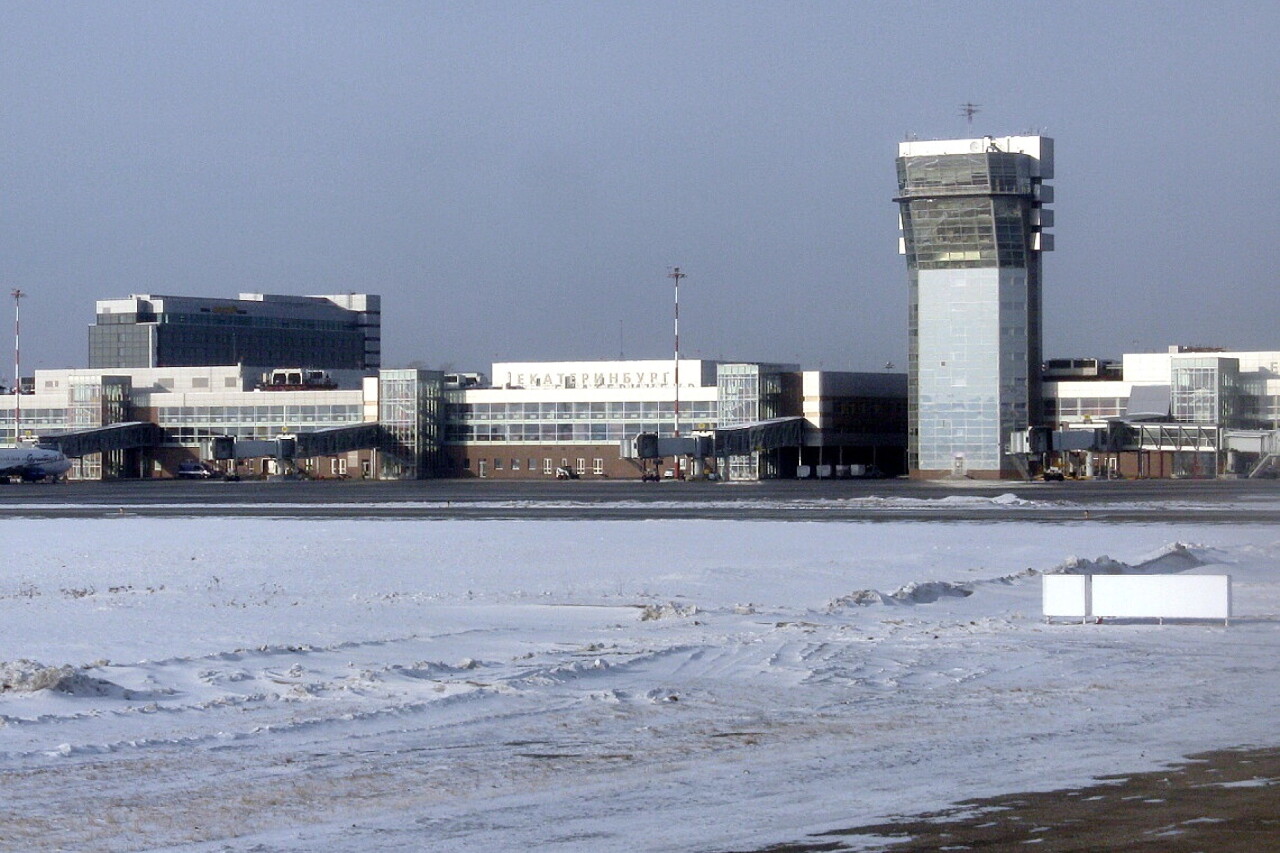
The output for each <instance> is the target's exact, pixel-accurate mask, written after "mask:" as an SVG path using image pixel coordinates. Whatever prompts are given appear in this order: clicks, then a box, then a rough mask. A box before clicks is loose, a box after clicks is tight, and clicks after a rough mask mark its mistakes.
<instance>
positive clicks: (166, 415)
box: [156, 405, 363, 426]
mask: <svg viewBox="0 0 1280 853" xmlns="http://www.w3.org/2000/svg"><path fill="white" fill-rule="evenodd" d="M361 408H362V407H361V406H358V405H354V406H353V405H317V406H161V407H160V408H158V409H156V418H157V422H158V423H159V424H160V425H162V426H165V425H168V424H191V423H211V424H218V423H227V424H234V423H274V424H285V423H354V422H359V421H360V420H361V419H362V416H363V413H362V412H361Z"/></svg>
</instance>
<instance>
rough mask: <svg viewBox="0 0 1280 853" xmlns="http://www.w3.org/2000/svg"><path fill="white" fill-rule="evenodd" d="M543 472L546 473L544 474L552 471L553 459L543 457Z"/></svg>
mask: <svg viewBox="0 0 1280 853" xmlns="http://www.w3.org/2000/svg"><path fill="white" fill-rule="evenodd" d="M542 473H544V474H550V473H551V460H550V459H543V460H542Z"/></svg>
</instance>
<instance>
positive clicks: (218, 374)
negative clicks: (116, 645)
mask: <svg viewBox="0 0 1280 853" xmlns="http://www.w3.org/2000/svg"><path fill="white" fill-rule="evenodd" d="M680 368H681V369H680V384H679V386H677V385H676V383H675V370H674V364H673V363H672V362H671V361H662V360H635V361H599V362H511V363H498V364H495V365H493V373H492V374H491V375H492V376H493V377H494V381H492V382H490V381H488V380H487V378H485V377H484V376H483V375H482V374H450V375H446V374H443V373H441V372H438V371H428V370H418V369H404V370H396V369H382V370H379V371H378V372H377V373H376V374H375V375H371V376H367V377H365V378H363V379H362V380H361V381H360V382H359V383H358V384H357V385H356V387H347V388H342V387H324V388H299V387H295V386H292V385H284V386H280V385H273V384H272V383H271V382H270V381H266V380H269V378H270V377H272V376H273V375H274V372H272V371H268V372H267V373H266V374H259V373H257V372H256V371H254V370H251V369H249V368H246V367H244V366H241V365H234V366H226V365H224V366H212V367H145V368H113V369H107V370H103V369H66V370H37V371H36V373H35V377H34V385H35V388H34V391H35V393H32V394H24V395H22V397H21V400H20V402H21V409H20V412H19V413H17V414H18V417H19V418H20V420H19V429H20V430H21V432H22V433H23V434H24V435H37V436H40V437H41V438H43V439H46V440H51V441H55V442H58V441H67V442H70V441H71V438H69V437H68V436H75V435H80V436H81V437H83V434H91V435H93V436H96V437H97V439H95V440H98V439H100V440H102V441H108V444H105V445H102V446H101V447H99V446H98V445H93V444H84V443H83V441H87V440H88V439H83V440H81V439H77V440H81V443H80V444H78V445H75V446H77V447H82V448H83V447H90V448H93V451H92V452H86V453H83V454H82V455H80V456H79V458H78V462H77V464H76V467H75V469H74V470H75V476H76V477H78V478H84V479H98V478H130V477H166V476H173V475H174V474H175V473H176V472H177V471H178V470H179V468H180V467H181V466H182V465H183V464H184V463H190V462H193V461H196V460H202V461H206V462H207V461H217V464H218V465H219V467H220V469H221V470H223V471H228V472H229V471H231V470H233V469H232V467H231V465H232V461H231V460H229V459H223V460H219V459H217V457H218V451H217V448H218V447H219V444H218V442H219V440H221V439H224V438H225V437H232V438H234V439H236V440H237V441H238V442H241V443H244V444H246V445H248V444H250V443H252V442H268V441H275V440H277V439H279V437H280V436H287V437H290V441H291V444H293V445H296V447H294V448H293V450H292V452H291V457H292V458H291V459H289V460H288V461H289V462H290V463H291V464H292V465H296V467H297V469H298V471H299V472H300V473H302V474H303V475H305V476H310V477H321V478H323V477H365V478H406V477H409V478H425V477H477V478H492V479H529V478H545V477H556V476H559V475H562V473H563V472H571V475H572V476H574V477H580V478H600V479H608V478H629V479H634V478H638V477H640V476H641V475H642V473H643V472H644V471H645V461H646V460H645V459H644V458H642V457H641V456H639V455H637V453H636V451H635V442H636V438H637V436H640V435H644V434H648V435H652V436H655V437H659V438H663V439H665V438H670V437H674V436H676V435H677V433H678V434H679V435H681V436H686V437H697V436H700V437H702V439H703V441H704V443H703V444H702V445H700V447H703V448H704V449H705V453H703V452H700V453H699V455H697V456H689V457H682V456H677V455H676V454H670V455H668V456H666V457H665V458H662V459H658V460H652V459H651V460H648V461H649V462H650V463H651V464H652V465H656V466H659V467H658V468H657V469H656V470H659V471H660V472H661V473H663V474H667V473H668V472H669V474H670V476H681V477H690V476H708V475H714V476H717V477H723V478H732V479H758V478H772V477H794V476H797V474H801V473H803V474H806V475H808V476H838V475H839V474H840V473H841V472H842V471H847V470H849V466H851V465H858V464H861V465H875V466H878V468H879V469H880V470H882V471H884V472H885V473H886V474H889V475H896V474H899V473H902V472H903V470H904V469H903V465H904V462H905V446H904V440H903V437H904V435H905V432H904V429H903V427H904V426H905V412H906V400H905V377H903V376H902V375H900V374H896V375H895V374H874V373H863V374H859V373H841V372H832V371H801V370H799V369H798V368H797V367H796V366H795V365H779V364H768V363H759V362H715V361H706V360H700V359H687V360H682V362H681V365H680ZM15 400H16V398H15V397H14V396H13V395H4V396H3V397H2V398H0V430H4V431H7V432H9V434H10V435H12V434H13V433H12V431H13V429H14V426H15V408H16V407H15V405H14V403H15ZM677 407H678V409H679V419H678V422H677V417H676V412H677ZM126 435H127V436H128V437H126V438H121V436H126ZM108 437H109V438H108ZM718 438H720V439H722V440H725V441H728V440H730V439H732V440H733V441H735V442H737V443H736V444H734V445H732V448H731V449H732V450H733V452H729V451H728V450H726V451H725V452H723V453H719V452H718V451H717V449H716V447H715V441H716V440H717V439H718ZM111 442H114V443H111ZM726 447H728V445H726ZM69 455H71V454H69ZM281 461H282V460H280V459H277V458H274V457H272V456H267V455H264V456H263V457H260V458H253V459H241V460H240V461H239V463H237V464H238V467H237V468H236V469H234V470H237V471H238V473H240V474H241V475H242V476H261V475H266V474H274V473H279V469H280V464H281Z"/></svg>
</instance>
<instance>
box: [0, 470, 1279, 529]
mask: <svg viewBox="0 0 1280 853" xmlns="http://www.w3.org/2000/svg"><path fill="white" fill-rule="evenodd" d="M1005 496H1013V497H1016V498H1017V499H1020V500H1013V499H1012V498H1010V497H1005ZM993 498H1000V500H999V501H994V502H993V501H992V499H993ZM1023 501H1029V502H1031V503H1029V504H1028V503H1023ZM105 515H133V516H144V517H201V516H269V517H290V518H513V519H514V518H576V519H582V518H598V519H657V518H703V519H707V518H712V519H714V518H724V519H758V520H764V519H767V520H795V521H851V520H873V521H874V520H922V521H923V520H928V521H1058V522H1063V521H1075V520H1079V521H1094V522H1156V521H1198V522H1207V523H1280V481H1276V480H1181V481H1175V480H1119V481H1081V482H1070V481H1069V482H1065V483H1017V482H1000V483H985V482H972V481H968V482H958V483H937V482H915V481H909V480H870V481H865V480H840V481H837V480H828V481H812V480H810V481H803V482H798V481H792V480H778V481H767V482H760V483H708V482H688V483H677V482H666V483H641V482H638V481H617V480H614V481H569V482H564V481H539V482H530V483H519V482H497V481H492V480H485V481H482V480H419V481H390V482H376V481H351V480H348V481H314V482H308V481H297V482H273V483H267V482H256V481H245V482H223V481H207V482H191V481H174V480H153V481H131V482H115V483H96V482H95V483H69V484H61V485H47V484H22V485H18V484H14V485H9V486H4V487H0V518H15V517H21V518H70V517H102V516H105Z"/></svg>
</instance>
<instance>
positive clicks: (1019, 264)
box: [895, 136, 1053, 478]
mask: <svg viewBox="0 0 1280 853" xmlns="http://www.w3.org/2000/svg"><path fill="white" fill-rule="evenodd" d="M897 164H898V196H897V198H896V199H895V201H897V202H898V205H899V210H900V221H901V228H902V236H901V238H900V240H899V251H900V252H901V253H902V254H904V255H906V257H907V278H908V287H909V288H910V296H909V312H910V313H909V321H908V330H909V332H908V334H909V343H908V417H909V436H908V466H909V468H910V471H911V475H912V476H913V477H922V478H932V477H943V476H965V477H975V478H1000V477H1011V476H1017V475H1018V473H1019V472H1018V470H1017V469H1016V468H1015V467H1014V463H1013V460H1012V459H1011V458H1010V457H1009V455H1008V452H1007V451H1008V447H1009V437H1010V435H1012V434H1014V433H1017V432H1021V431H1025V430H1026V428H1027V427H1028V426H1029V425H1031V424H1034V423H1036V422H1038V420H1039V415H1040V413H1039V407H1040V362H1041V320H1040V313H1041V311H1040V292H1041V272H1040V253H1041V252H1045V251H1049V250H1051V249H1052V248H1053V240H1052V236H1051V235H1049V234H1046V233H1044V229H1046V228H1048V227H1050V226H1051V225H1052V224H1053V219H1052V211H1050V210H1048V209H1047V208H1046V207H1045V206H1046V205H1047V204H1049V203H1050V202H1052V201H1053V194H1052V187H1049V186H1046V185H1045V184H1044V181H1046V180H1048V179H1050V178H1052V177H1053V140H1052V139H1049V138H1048V137H1044V136H1005V137H991V136H984V137H980V138H975V139H946V140H932V141H916V140H913V141H909V142H903V143H901V144H900V145H899V146H898V160H897Z"/></svg>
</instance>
